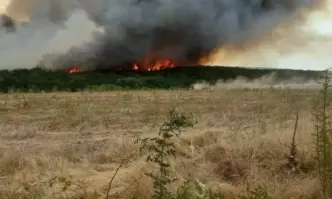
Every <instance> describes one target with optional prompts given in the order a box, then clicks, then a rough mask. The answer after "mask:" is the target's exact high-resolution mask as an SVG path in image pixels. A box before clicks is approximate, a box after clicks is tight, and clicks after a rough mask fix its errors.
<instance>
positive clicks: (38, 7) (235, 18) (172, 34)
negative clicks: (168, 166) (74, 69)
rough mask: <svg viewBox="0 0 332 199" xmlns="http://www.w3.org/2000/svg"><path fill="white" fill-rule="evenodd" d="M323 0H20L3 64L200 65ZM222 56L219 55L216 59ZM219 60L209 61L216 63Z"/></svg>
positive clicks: (3, 44) (1, 43) (2, 45)
mask: <svg viewBox="0 0 332 199" xmlns="http://www.w3.org/2000/svg"><path fill="white" fill-rule="evenodd" d="M318 3H321V1H318V0H306V1H300V0H264V1H263V0H181V1H179V0H94V1H89V0H12V1H11V3H10V4H9V7H8V9H7V14H8V15H10V16H11V17H13V18H15V19H16V20H19V19H26V20H29V23H27V24H24V25H23V24H20V23H18V24H17V28H16V32H14V33H7V32H6V31H5V30H0V61H1V62H0V68H1V69H4V68H6V69H13V68H22V67H23V68H32V67H35V66H36V65H38V64H43V65H44V66H45V67H48V68H52V69H58V68H65V67H68V66H70V65H73V64H78V65H80V66H82V67H83V68H95V67H109V66H113V65H123V64H126V63H131V62H133V61H141V62H143V64H149V63H150V62H153V60H154V59H160V58H168V59H174V60H176V61H177V62H178V63H179V64H197V63H198V62H200V61H201V58H202V57H205V56H208V55H210V53H211V52H213V51H214V50H215V49H217V48H219V47H221V46H233V47H235V48H238V47H239V46H240V47H243V46H245V45H247V44H248V43H250V44H251V43H256V42H258V41H261V40H262V39H263V38H265V37H266V35H269V34H270V33H271V32H273V31H274V30H275V29H276V28H277V27H279V25H280V24H281V23H282V22H283V21H285V20H286V21H292V23H298V21H299V20H300V21H301V20H302V19H303V13H306V12H307V11H303V10H302V9H309V10H311V9H313V8H316V7H317V5H318ZM216 57H218V56H215V57H214V62H215V63H216V62H217V61H216V60H217V59H215V58H216ZM212 60H213V59H211V60H209V61H210V62H212Z"/></svg>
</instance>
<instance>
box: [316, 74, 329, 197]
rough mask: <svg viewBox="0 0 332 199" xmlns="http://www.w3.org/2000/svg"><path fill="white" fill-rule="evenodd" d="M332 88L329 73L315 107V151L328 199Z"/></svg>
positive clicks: (322, 184) (321, 181)
mask: <svg viewBox="0 0 332 199" xmlns="http://www.w3.org/2000/svg"><path fill="white" fill-rule="evenodd" d="M329 87H330V77H329V71H328V70H326V71H325V72H324V76H323V88H322V90H321V96H320V98H319V101H317V102H316V105H315V107H314V114H313V115H314V120H315V131H316V132H315V134H314V135H315V151H316V158H317V164H318V167H317V168H318V175H319V179H320V184H321V191H322V193H323V195H325V196H326V197H327V198H331V197H332V142H331V138H332V137H331V130H332V129H331V123H330V121H329V116H328V109H329V99H328V97H329V96H328V91H329V90H328V88H329Z"/></svg>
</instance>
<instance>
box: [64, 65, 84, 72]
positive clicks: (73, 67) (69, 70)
mask: <svg viewBox="0 0 332 199" xmlns="http://www.w3.org/2000/svg"><path fill="white" fill-rule="evenodd" d="M67 72H68V73H79V72H83V70H82V69H81V68H79V67H77V66H72V67H70V68H68V69H67Z"/></svg>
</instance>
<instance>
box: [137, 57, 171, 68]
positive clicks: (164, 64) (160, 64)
mask: <svg viewBox="0 0 332 199" xmlns="http://www.w3.org/2000/svg"><path fill="white" fill-rule="evenodd" d="M174 67H175V63H174V61H172V60H170V59H160V60H157V61H155V62H154V63H147V61H145V63H143V64H139V63H134V64H133V65H132V69H133V70H146V71H158V70H163V69H167V68H174Z"/></svg>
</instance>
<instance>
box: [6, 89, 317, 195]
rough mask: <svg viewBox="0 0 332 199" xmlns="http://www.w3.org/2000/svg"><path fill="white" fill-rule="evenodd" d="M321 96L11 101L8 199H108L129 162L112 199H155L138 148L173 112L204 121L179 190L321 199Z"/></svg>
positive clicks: (190, 133) (191, 136) (198, 94)
mask: <svg viewBox="0 0 332 199" xmlns="http://www.w3.org/2000/svg"><path fill="white" fill-rule="evenodd" d="M315 96H317V91H315V90H308V89H307V90H296V89H283V90H281V89H228V90H227V89H218V90H199V91H197V90H196V91H195V90H175V91H121V92H120V91H116V92H93V93H91V92H81V93H48V94H45V93H44V94H43V93H40V94H20V93H12V94H1V95H0V113H1V114H0V121H1V123H0V130H1V134H0V150H1V153H0V198H9V199H11V198H13V199H14V198H15V199H16V198H35V199H38V198H73V197H74V196H76V197H77V198H79V196H83V197H84V198H103V197H105V193H106V190H107V187H108V183H109V181H110V179H111V178H112V176H113V174H114V172H115V170H116V168H117V167H118V165H119V164H120V162H121V160H122V159H123V158H125V157H128V156H129V155H132V159H131V161H130V162H129V163H127V164H125V165H124V166H123V167H122V168H121V169H120V170H119V172H118V174H117V175H116V177H115V179H114V181H113V183H112V189H111V195H112V196H113V198H132V197H133V196H136V198H149V197H150V196H151V194H152V191H153V190H152V183H151V180H150V179H149V178H148V177H146V176H144V174H143V173H144V172H148V171H153V168H155V167H154V166H153V165H152V164H150V163H146V162H145V157H143V156H140V154H139V150H138V149H139V146H138V145H137V144H134V141H135V139H136V137H137V136H142V135H144V136H149V135H153V134H156V133H157V131H158V128H159V126H160V125H161V124H162V122H163V121H165V118H166V114H167V112H168V111H169V110H170V109H172V108H181V109H182V110H184V111H186V112H191V113H193V114H195V116H196V118H197V120H198V123H197V125H196V126H195V127H194V128H192V129H187V130H186V131H184V132H183V134H182V136H181V137H180V139H178V140H175V142H176V145H177V147H178V153H177V158H176V159H175V160H173V159H172V160H171V161H172V163H173V164H172V168H173V169H174V173H173V174H175V175H176V176H177V177H179V181H178V182H176V183H175V184H174V185H173V187H172V189H173V190H175V189H176V188H177V187H178V186H179V185H180V184H181V183H182V182H184V181H185V180H197V181H199V182H200V183H202V184H204V185H206V186H208V187H211V188H212V189H213V190H218V191H219V192H222V193H223V194H224V195H225V196H227V197H226V198H232V197H233V196H236V195H238V194H239V193H241V191H243V190H244V189H245V187H246V185H247V184H250V185H264V186H267V189H268V192H269V193H270V194H271V195H272V196H274V198H280V199H286V198H287V199H289V198H293V199H294V198H313V196H314V194H315V192H316V191H317V186H318V183H317V178H316V175H315V173H314V167H315V162H314V157H313V155H314V150H313V149H314V147H313V143H312V141H313V139H314V137H313V135H312V134H313V133H314V129H313V128H314V126H313V122H312V116H311V111H312V110H311V107H312V105H313V102H312V101H313V98H314V97H315ZM296 112H298V113H299V126H298V135H297V137H296V144H297V149H298V154H297V156H296V158H297V160H298V161H299V166H298V169H299V172H295V173H292V172H290V170H289V169H287V168H285V167H286V166H287V162H288V161H287V156H288V155H289V147H290V144H291V138H292V134H293V130H294V123H295V113H296ZM52 182H53V183H52ZM66 182H67V183H66ZM51 185H52V186H51Z"/></svg>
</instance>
